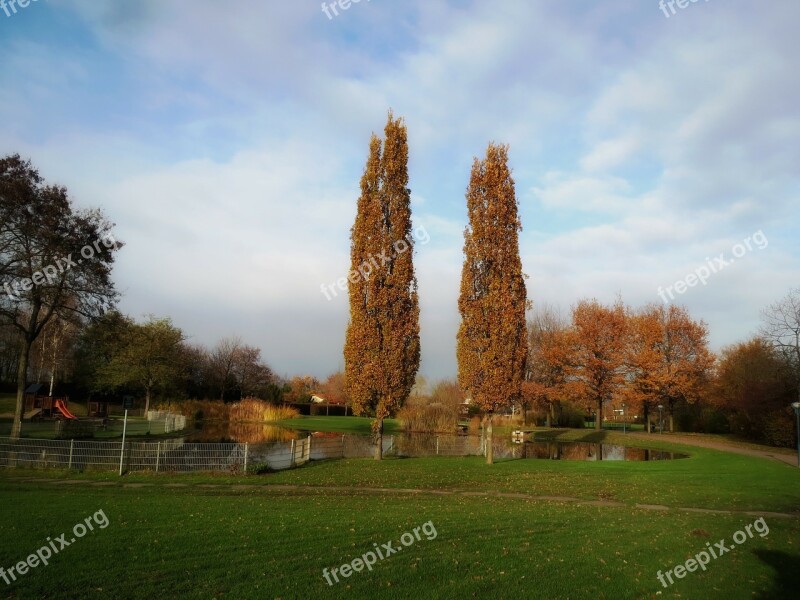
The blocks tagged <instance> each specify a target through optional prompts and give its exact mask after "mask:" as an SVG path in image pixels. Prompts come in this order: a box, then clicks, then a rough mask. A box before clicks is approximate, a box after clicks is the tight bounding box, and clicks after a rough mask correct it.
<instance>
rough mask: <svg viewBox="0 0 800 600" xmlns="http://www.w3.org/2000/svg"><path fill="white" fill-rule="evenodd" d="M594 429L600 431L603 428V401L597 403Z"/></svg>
mask: <svg viewBox="0 0 800 600" xmlns="http://www.w3.org/2000/svg"><path fill="white" fill-rule="evenodd" d="M594 428H595V430H597V431H600V430H601V429H602V428H603V401H602V400H598V401H597V417H595V420H594Z"/></svg>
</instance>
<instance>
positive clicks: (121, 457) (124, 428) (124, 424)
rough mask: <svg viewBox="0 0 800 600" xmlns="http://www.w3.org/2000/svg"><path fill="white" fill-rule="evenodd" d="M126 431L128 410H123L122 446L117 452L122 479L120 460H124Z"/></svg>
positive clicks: (120, 472)
mask: <svg viewBox="0 0 800 600" xmlns="http://www.w3.org/2000/svg"><path fill="white" fill-rule="evenodd" d="M127 431H128V409H127V408H126V409H125V420H124V421H123V422H122V444H120V451H119V476H120V477H122V460H123V459H124V458H125V433H127Z"/></svg>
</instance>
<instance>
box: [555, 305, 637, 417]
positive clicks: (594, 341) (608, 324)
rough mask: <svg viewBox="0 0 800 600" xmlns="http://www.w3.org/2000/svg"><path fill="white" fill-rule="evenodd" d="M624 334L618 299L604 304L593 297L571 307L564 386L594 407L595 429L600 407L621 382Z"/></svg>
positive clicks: (624, 369)
mask: <svg viewBox="0 0 800 600" xmlns="http://www.w3.org/2000/svg"><path fill="white" fill-rule="evenodd" d="M627 334H628V331H627V315H626V311H625V307H624V305H623V304H622V301H617V302H616V303H615V304H614V305H613V306H604V305H602V304H600V303H599V302H598V301H597V300H581V301H580V302H578V304H577V305H576V306H575V307H574V308H573V309H572V326H571V327H570V330H569V332H568V334H567V337H568V341H567V345H568V350H567V352H568V354H567V356H568V359H567V360H568V367H567V387H568V388H569V390H570V392H571V393H572V394H573V395H574V397H576V398H577V399H578V400H579V401H581V402H582V403H583V404H584V405H585V406H586V408H587V409H589V410H591V409H594V410H595V411H596V413H597V416H596V418H595V424H594V425H595V429H602V427H603V407H604V406H605V405H606V404H607V403H609V402H611V401H612V400H613V399H614V397H615V395H616V394H618V393H619V392H620V391H621V390H622V389H623V387H624V385H625V375H626V364H625V356H626V347H627V346H626V344H627Z"/></svg>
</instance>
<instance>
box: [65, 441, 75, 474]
mask: <svg viewBox="0 0 800 600" xmlns="http://www.w3.org/2000/svg"><path fill="white" fill-rule="evenodd" d="M74 444H75V440H70V441H69V465H67V469H68V470H69V469H71V468H72V447H73V445H74Z"/></svg>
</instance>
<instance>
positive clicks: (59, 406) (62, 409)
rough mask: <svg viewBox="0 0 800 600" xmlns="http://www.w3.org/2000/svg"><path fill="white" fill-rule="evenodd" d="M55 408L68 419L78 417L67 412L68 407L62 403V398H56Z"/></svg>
mask: <svg viewBox="0 0 800 600" xmlns="http://www.w3.org/2000/svg"><path fill="white" fill-rule="evenodd" d="M56 410H57V411H58V412H60V413H61V414H62V415H64V416H65V417H67V418H68V419H75V420H77V419H78V417H76V416H75V415H73V414H72V413H71V412H69V409H68V408H67V407H66V406H65V405H64V402H63V401H62V400H56Z"/></svg>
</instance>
